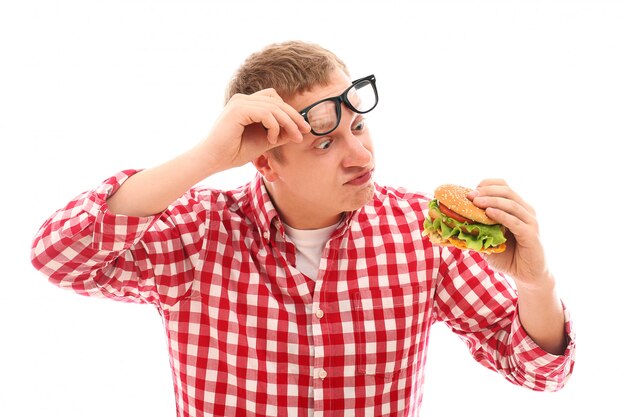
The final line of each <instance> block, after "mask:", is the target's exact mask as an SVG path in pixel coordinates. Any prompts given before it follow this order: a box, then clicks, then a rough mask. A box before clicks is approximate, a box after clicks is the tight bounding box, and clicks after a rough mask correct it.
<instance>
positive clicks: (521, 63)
mask: <svg viewBox="0 0 626 417" xmlns="http://www.w3.org/2000/svg"><path fill="white" fill-rule="evenodd" d="M625 22H626V6H625V5H624V2H620V1H614V2H611V1H602V0H586V1H585V0H579V1H480V2H478V1H450V0H443V1H391V0H385V1H383V0H380V1H341V0H333V1H327V0H308V1H297V2H289V1H271V2H270V1H265V2H253V1H249V2H245V1H233V0H229V1H224V2H220V3H217V2H210V1H204V2H201V1H195V2H194V1H173V0H172V1H148V0H145V1H139V0H127V1H122V0H116V1H92V0H89V1H84V0H81V1H78V0H77V1H70V0H58V1H31V0H29V1H26V0H19V1H18V0H15V1H13V2H9V1H4V2H3V3H2V5H1V6H0V60H1V63H0V170H1V174H2V175H1V178H2V180H1V181H2V183H1V186H2V190H1V193H0V199H1V204H0V210H1V213H0V219H1V230H2V232H1V233H0V244H1V247H0V256H1V263H2V272H1V273H0V279H1V284H0V288H1V290H0V415H2V416H43V417H47V416H63V417H71V416H117V417H125V416H152V417H161V416H162V417H173V416H174V415H175V410H174V397H173V389H172V382H171V375H170V370H169V363H168V356H167V347H166V343H165V337H164V333H163V330H162V327H161V321H160V318H159V316H158V314H157V312H156V311H155V310H154V309H153V308H151V307H147V306H139V305H127V304H124V303H115V302H112V301H108V300H95V299H88V298H86V297H81V296H77V295H75V294H72V293H70V292H67V291H62V290H59V289H57V288H56V287H54V286H52V285H50V284H48V283H47V282H46V279H45V277H44V276H43V275H41V274H39V273H38V272H36V271H35V270H34V269H33V268H32V267H31V265H30V262H29V248H30V241H31V239H32V237H33V235H34V233H35V232H36V230H37V229H38V227H39V226H40V224H41V223H42V222H43V221H44V220H45V218H46V217H47V216H48V215H50V214H51V213H52V212H53V211H54V210H56V209H57V208H59V207H61V206H62V205H64V204H65V203H66V202H67V201H68V200H69V199H71V198H72V197H74V196H75V195H76V194H78V193H79V192H81V191H83V190H86V189H89V188H92V187H94V186H96V185H98V184H99V183H100V181H102V180H104V179H105V178H107V177H108V176H110V175H111V174H113V173H115V172H116V171H118V170H121V169H126V168H141V167H147V166H151V165H154V164H156V163H159V162H162V161H164V160H166V159H168V158H170V157H172V156H174V155H176V154H177V153H179V152H181V151H183V150H185V149H187V148H188V147H190V146H192V145H194V144H195V143H196V142H197V141H199V140H201V139H202V138H203V136H204V135H206V133H208V131H209V128H210V127H211V125H212V123H213V121H214V120H215V118H216V117H217V116H218V114H219V112H220V108H221V106H222V97H223V92H224V87H225V85H226V83H227V81H228V79H229V77H230V76H231V74H232V73H233V72H234V70H235V69H236V68H237V66H238V65H239V64H240V63H241V62H242V60H243V59H244V58H245V57H246V56H247V55H249V54H250V53H251V52H254V51H256V50H258V49H259V48H261V47H263V46H265V45H266V44H268V43H271V42H276V41H282V40H287V39H303V40H308V41H314V42H317V43H319V44H321V45H323V46H325V47H327V48H329V49H331V50H333V51H335V52H336V53H337V54H338V55H339V56H340V57H342V58H343V59H344V60H345V61H346V63H347V64H348V66H349V67H350V69H351V72H352V75H353V76H354V77H355V78H356V77H359V76H364V75H367V74H370V73H375V74H376V76H377V79H378V86H379V90H380V96H381V101H380V105H379V107H378V108H377V109H376V111H375V112H373V113H372V114H371V115H370V116H369V123H370V127H371V129H372V131H373V137H374V140H375V146H376V152H377V161H378V167H377V173H376V179H377V181H378V182H380V183H384V184H389V185H395V186H404V187H407V188H410V189H414V190H419V191H425V192H431V191H432V190H433V189H434V187H435V186H436V185H438V184H440V183H443V182H457V183H461V184H465V185H468V186H473V185H475V184H476V183H477V182H478V181H479V180H480V179H482V178H486V177H502V178H505V179H507V180H508V181H509V183H510V184H511V185H512V186H513V187H514V189H516V190H517V191H518V192H519V193H520V194H521V195H522V196H524V198H525V199H526V200H527V201H528V202H530V203H531V204H532V205H533V206H534V207H535V209H536V210H537V212H538V216H539V220H540V224H541V227H542V229H541V231H542V236H543V239H544V243H545V247H546V252H547V255H548V259H549V261H550V265H551V269H552V271H553V272H554V274H555V275H556V276H557V278H558V282H559V290H560V295H561V296H562V298H563V299H564V300H565V302H566V303H567V305H568V306H569V307H570V308H571V310H572V314H573V318H574V322H575V326H576V331H577V334H578V339H577V340H578V355H577V365H576V368H575V372H574V375H573V376H572V378H571V379H570V381H569V383H568V385H567V386H566V387H565V389H564V390H562V391H560V392H558V393H555V394H546V393H535V392H531V391H527V390H524V389H522V388H519V387H515V386H513V385H511V384H509V383H507V382H506V381H505V380H504V379H502V378H501V377H500V376H498V375H496V374H495V373H492V372H490V371H488V370H486V369H484V368H482V367H481V366H480V365H478V364H476V363H475V362H474V361H473V360H472V359H471V357H470V356H469V354H468V353H467V351H466V349H465V346H464V344H463V343H462V342H461V341H460V340H459V339H458V338H456V336H454V335H452V334H451V332H449V331H448V329H447V328H446V327H445V326H443V325H438V326H435V330H434V332H433V334H432V339H431V345H430V350H429V362H428V367H427V373H426V388H425V396H424V403H423V410H422V411H423V412H422V416H426V417H439V416H441V417H443V416H451V415H466V416H493V417H495V416H498V417H501V416H503V415H506V416H527V415H537V416H549V415H569V414H576V415H606V416H609V415H619V414H620V413H621V412H623V410H624V405H623V388H624V383H623V379H622V378H623V375H624V372H626V365H625V363H624V360H623V353H622V351H623V349H624V342H625V337H624V334H623V325H624V319H623V318H622V315H623V311H624V309H623V305H624V291H625V290H626V286H625V284H624V283H625V281H626V277H625V273H624V258H625V257H624V253H623V252H624V251H623V247H624V246H623V241H624V237H623V236H624V225H625V224H626V223H625V222H624V216H625V214H624V208H625V207H626V206H625V203H626V199H625V197H624V190H623V183H624V179H625V178H626V176H625V175H624V173H623V167H624V160H625V158H624V156H625V155H626V152H624V151H623V146H624V139H625V138H626V123H625V115H626V81H625V80H626V77H625V74H626V23H625ZM618 149H621V150H618ZM251 175H252V170H251V169H250V168H249V167H247V168H242V169H239V170H235V171H231V172H228V173H226V174H221V175H219V176H216V177H214V178H211V180H210V181H208V182H209V183H210V184H212V185H215V186H218V187H231V186H237V185H240V184H243V183H245V182H247V181H248V180H249V179H250V178H251Z"/></svg>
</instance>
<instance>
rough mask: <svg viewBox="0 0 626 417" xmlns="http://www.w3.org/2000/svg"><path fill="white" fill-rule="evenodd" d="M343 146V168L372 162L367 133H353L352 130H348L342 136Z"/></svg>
mask: <svg viewBox="0 0 626 417" xmlns="http://www.w3.org/2000/svg"><path fill="white" fill-rule="evenodd" d="M343 143H344V146H345V152H346V153H345V156H344V158H343V161H342V164H343V166H344V167H345V168H350V167H365V166H368V165H370V164H371V162H372V158H373V155H372V149H371V143H370V140H369V135H367V134H362V135H354V134H353V133H352V131H348V133H346V134H345V135H344V137H343Z"/></svg>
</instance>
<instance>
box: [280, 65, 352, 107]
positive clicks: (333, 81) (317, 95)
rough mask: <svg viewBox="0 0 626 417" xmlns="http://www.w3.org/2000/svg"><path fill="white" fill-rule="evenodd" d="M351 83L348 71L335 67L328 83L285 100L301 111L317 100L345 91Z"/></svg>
mask: <svg viewBox="0 0 626 417" xmlns="http://www.w3.org/2000/svg"><path fill="white" fill-rule="evenodd" d="M351 84H352V82H351V81H350V78H348V75H346V73H344V72H343V71H341V70H340V69H335V70H334V71H333V72H332V73H331V74H330V77H329V79H328V84H327V85H320V86H317V87H313V88H312V89H311V90H309V91H305V92H303V93H300V94H296V95H295V96H293V97H291V98H289V99H287V100H285V101H286V102H287V103H288V104H289V105H290V106H291V107H293V108H294V109H296V110H297V111H300V110H302V109H303V108H305V107H307V106H308V105H310V104H313V103H315V102H316V101H319V100H322V99H325V98H327V97H333V96H337V95H339V94H341V93H343V92H344V90H345V89H347V88H348V87H350V85H351Z"/></svg>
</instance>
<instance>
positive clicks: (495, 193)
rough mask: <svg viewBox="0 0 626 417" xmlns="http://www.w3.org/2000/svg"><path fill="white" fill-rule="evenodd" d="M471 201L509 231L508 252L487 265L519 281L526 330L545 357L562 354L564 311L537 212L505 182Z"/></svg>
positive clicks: (490, 184) (485, 185)
mask: <svg viewBox="0 0 626 417" xmlns="http://www.w3.org/2000/svg"><path fill="white" fill-rule="evenodd" d="M468 197H469V198H470V199H472V200H473V202H474V204H476V205H477V206H479V207H481V208H484V209H486V212H487V215H488V216H489V217H491V218H492V219H493V220H495V221H497V222H499V223H501V224H503V225H504V226H506V227H507V228H508V229H509V232H510V233H509V236H507V238H508V241H507V249H506V251H505V252H503V253H499V254H492V255H488V256H487V257H486V259H487V261H488V262H489V264H490V265H492V266H493V267H494V268H495V269H497V270H499V271H502V272H504V273H505V274H507V275H509V276H510V277H511V278H513V280H514V281H515V285H516V288H517V291H518V297H519V301H518V309H519V316H520V321H521V323H522V326H523V327H524V330H525V331H526V332H527V333H528V335H529V336H530V337H531V338H532V339H533V340H534V341H535V342H536V343H537V344H538V345H539V346H540V347H541V348H542V349H544V350H545V351H547V352H550V353H553V354H563V352H564V351H565V348H566V346H567V344H568V337H567V335H566V333H565V326H564V323H565V319H564V313H563V307H562V305H561V302H560V300H559V298H558V296H557V293H556V289H555V281H554V278H553V277H552V275H551V274H550V272H549V271H548V267H547V265H546V261H545V256H544V253H543V247H542V245H541V241H540V240H539V227H538V224H537V219H536V217H535V212H534V210H533V208H532V207H531V206H529V205H528V204H527V203H526V202H524V201H523V200H522V199H521V198H520V197H519V196H518V195H517V194H516V193H515V192H513V190H511V189H510V188H509V186H508V185H507V184H506V183H505V182H504V181H502V180H485V181H483V182H481V183H480V184H479V185H478V187H477V188H476V191H474V192H472V193H470V195H469V196H468Z"/></svg>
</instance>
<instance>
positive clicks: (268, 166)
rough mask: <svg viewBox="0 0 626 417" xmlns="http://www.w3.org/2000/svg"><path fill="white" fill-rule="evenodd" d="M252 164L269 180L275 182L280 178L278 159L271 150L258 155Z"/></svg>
mask: <svg viewBox="0 0 626 417" xmlns="http://www.w3.org/2000/svg"><path fill="white" fill-rule="evenodd" d="M252 164H253V165H254V167H255V168H256V169H257V171H259V173H260V174H261V175H263V178H265V179H266V180H267V181H270V182H273V181H276V179H277V178H278V172H277V171H276V169H275V166H276V161H275V160H274V158H273V157H272V155H271V153H270V152H265V153H264V154H262V155H260V156H258V157H256V158H255V159H253V160H252Z"/></svg>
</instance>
